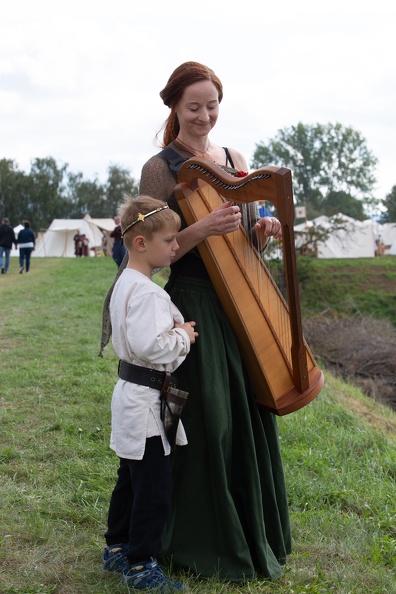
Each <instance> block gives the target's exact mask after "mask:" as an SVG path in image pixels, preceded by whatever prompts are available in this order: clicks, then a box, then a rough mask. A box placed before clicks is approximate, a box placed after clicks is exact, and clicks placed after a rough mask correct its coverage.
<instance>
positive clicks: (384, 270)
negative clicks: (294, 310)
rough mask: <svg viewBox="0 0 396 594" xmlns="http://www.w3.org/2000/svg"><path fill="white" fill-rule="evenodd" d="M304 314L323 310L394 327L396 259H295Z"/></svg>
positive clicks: (395, 319) (390, 257)
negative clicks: (390, 324)
mask: <svg viewBox="0 0 396 594" xmlns="http://www.w3.org/2000/svg"><path fill="white" fill-rule="evenodd" d="M298 274H299V279H300V296H301V306H302V309H303V311H304V313H305V314H307V315H309V314H313V313H320V312H322V311H324V310H325V309H326V308H330V309H333V310H335V311H337V313H338V314H339V315H343V316H354V315H364V316H368V315H370V316H373V317H377V318H385V319H387V320H389V321H391V322H392V324H394V325H395V326H396V258H395V257H394V256H384V257H381V258H355V259H349V258H348V259H339V260H335V259H328V260H327V259H326V260H320V259H317V258H308V257H300V258H298Z"/></svg>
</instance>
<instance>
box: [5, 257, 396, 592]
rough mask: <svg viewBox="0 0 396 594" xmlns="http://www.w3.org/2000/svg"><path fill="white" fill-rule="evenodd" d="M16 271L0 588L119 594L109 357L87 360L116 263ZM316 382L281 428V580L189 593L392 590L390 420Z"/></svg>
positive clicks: (394, 450)
mask: <svg viewBox="0 0 396 594" xmlns="http://www.w3.org/2000/svg"><path fill="white" fill-rule="evenodd" d="M343 264H345V263H344V262H343ZM335 267H336V264H333V268H335ZM325 268H326V267H325V266H323V269H325ZM17 269H18V266H17V261H16V259H14V260H13V261H12V263H11V272H10V274H8V275H6V276H1V277H0V302H1V306H2V309H1V312H2V314H1V320H0V336H1V341H0V357H1V371H0V374H1V375H0V404H1V412H0V418H1V431H0V497H1V499H0V501H1V505H0V591H1V592H2V593H4V594H17V593H18V594H22V593H23V594H52V593H57V594H110V593H112V594H117V593H120V594H121V593H122V592H127V591H128V590H127V588H126V587H124V586H122V585H121V583H120V578H119V576H117V575H106V574H103V573H102V571H101V553H102V547H103V545H104V540H103V533H104V530H105V527H106V515H107V509H108V502H109V497H110V494H111V490H112V487H113V484H114V479H115V473H116V470H117V459H116V456H115V455H114V453H113V452H112V451H111V450H110V449H109V432H110V401H111V393H112V390H113V386H114V383H115V381H116V369H117V360H116V357H115V354H114V352H113V350H112V347H111V346H108V347H106V349H105V352H104V358H103V359H102V358H99V357H98V356H97V355H98V352H99V341H100V331H101V315H102V303H103V299H104V296H105V293H106V291H107V288H108V286H109V285H110V284H111V282H112V280H113V278H114V275H115V273H116V267H115V264H114V262H113V261H112V260H111V258H85V259H50V258H37V259H33V261H32V269H31V272H30V274H29V275H19V274H18V273H17ZM332 270H333V269H332ZM393 273H394V268H393V267H390V270H389V274H390V275H392V274H393ZM323 275H324V276H325V272H324V271H323ZM362 277H363V271H361V272H360V273H359V278H362ZM352 278H353V277H352ZM348 279H349V277H348ZM325 375H326V385H325V388H324V389H323V391H322V393H321V394H320V395H319V396H318V398H316V399H315V400H314V402H312V403H311V404H310V405H308V406H307V407H305V408H303V409H302V410H300V411H298V412H296V413H293V414H291V415H288V416H286V417H282V418H280V419H279V429H280V439H281V447H282V453H283V458H284V464H285V471H286V478H287V484H288V495H289V503H290V512H291V521H292V530H293V547H294V552H293V554H292V555H291V556H290V557H289V559H288V563H287V565H286V568H285V575H284V576H283V577H282V578H281V579H280V580H278V581H277V582H275V583H270V582H267V581H263V580H258V581H251V582H249V583H247V584H243V585H241V584H239V585H238V584H227V583H220V582H217V581H216V580H214V579H213V580H206V581H203V580H198V579H197V578H194V577H192V576H185V575H183V576H182V578H181V579H182V580H183V581H184V582H185V583H186V585H187V586H188V589H187V591H188V592H193V593H196V594H209V593H216V594H220V593H226V592H227V593H230V594H236V593H241V594H259V593H260V594H261V593H264V594H266V593H268V594H269V593H271V594H272V593H281V594H286V593H287V594H303V593H320V594H327V593H329V592H332V593H339V594H341V593H342V594H351V593H354V594H355V593H356V594H361V593H367V594H377V593H392V592H395V591H396V575H395V565H396V504H395V478H396V415H395V414H394V413H393V412H392V411H391V410H389V409H386V408H384V407H381V406H379V405H378V404H376V403H374V402H372V401H370V400H369V399H368V398H366V397H364V396H363V395H362V394H361V393H360V392H359V391H358V390H357V389H356V388H353V387H351V386H349V385H346V384H344V383H342V382H341V381H339V380H336V379H335V378H333V377H332V376H331V375H330V374H328V373H326V374H325ZM191 538H192V539H193V538H194V535H193V534H192V535H191Z"/></svg>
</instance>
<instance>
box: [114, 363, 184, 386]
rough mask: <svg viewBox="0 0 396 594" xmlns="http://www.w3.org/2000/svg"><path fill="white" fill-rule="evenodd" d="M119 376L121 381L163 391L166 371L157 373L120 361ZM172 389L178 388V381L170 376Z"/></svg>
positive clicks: (154, 370) (153, 370)
mask: <svg viewBox="0 0 396 594" xmlns="http://www.w3.org/2000/svg"><path fill="white" fill-rule="evenodd" d="M118 375H119V377H120V378H121V379H123V380H125V381H127V382H132V383H133V384H139V385H140V386H147V387H148V388H154V389H155V390H161V389H162V386H163V384H164V380H165V377H166V375H167V374H166V373H165V371H157V370H156V369H150V368H148V367H140V365H133V363H127V362H126V361H121V360H120V361H119V363H118ZM169 386H170V387H172V388H177V379H176V378H175V377H173V376H172V375H171V376H170V384H169Z"/></svg>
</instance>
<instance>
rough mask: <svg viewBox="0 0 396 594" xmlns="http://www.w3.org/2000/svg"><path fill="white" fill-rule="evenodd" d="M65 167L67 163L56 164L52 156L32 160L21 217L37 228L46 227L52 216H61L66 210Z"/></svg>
mask: <svg viewBox="0 0 396 594" xmlns="http://www.w3.org/2000/svg"><path fill="white" fill-rule="evenodd" d="M67 167H68V165H67V164H63V165H58V163H57V162H56V161H55V159H53V158H52V157H47V158H45V159H34V160H33V162H32V165H31V169H30V174H29V188H28V196H27V198H28V202H27V203H26V204H25V205H24V210H25V214H24V215H23V217H24V218H27V219H29V220H30V221H31V223H32V226H33V227H35V228H36V229H37V230H38V229H45V228H47V227H48V226H49V224H50V223H51V222H52V220H53V219H54V218H63V217H64V216H65V214H66V212H67V208H68V205H67V201H66V200H65V189H66V188H65V185H64V179H65V176H66V172H67Z"/></svg>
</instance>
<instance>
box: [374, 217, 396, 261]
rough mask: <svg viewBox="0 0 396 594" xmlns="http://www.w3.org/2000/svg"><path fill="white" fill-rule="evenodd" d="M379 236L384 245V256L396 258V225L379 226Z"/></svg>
mask: <svg viewBox="0 0 396 594" xmlns="http://www.w3.org/2000/svg"><path fill="white" fill-rule="evenodd" d="M377 235H378V236H379V237H380V238H381V241H382V243H383V244H384V254H385V255H386V254H391V255H392V256H396V223H385V224H384V225H378V228H377Z"/></svg>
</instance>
